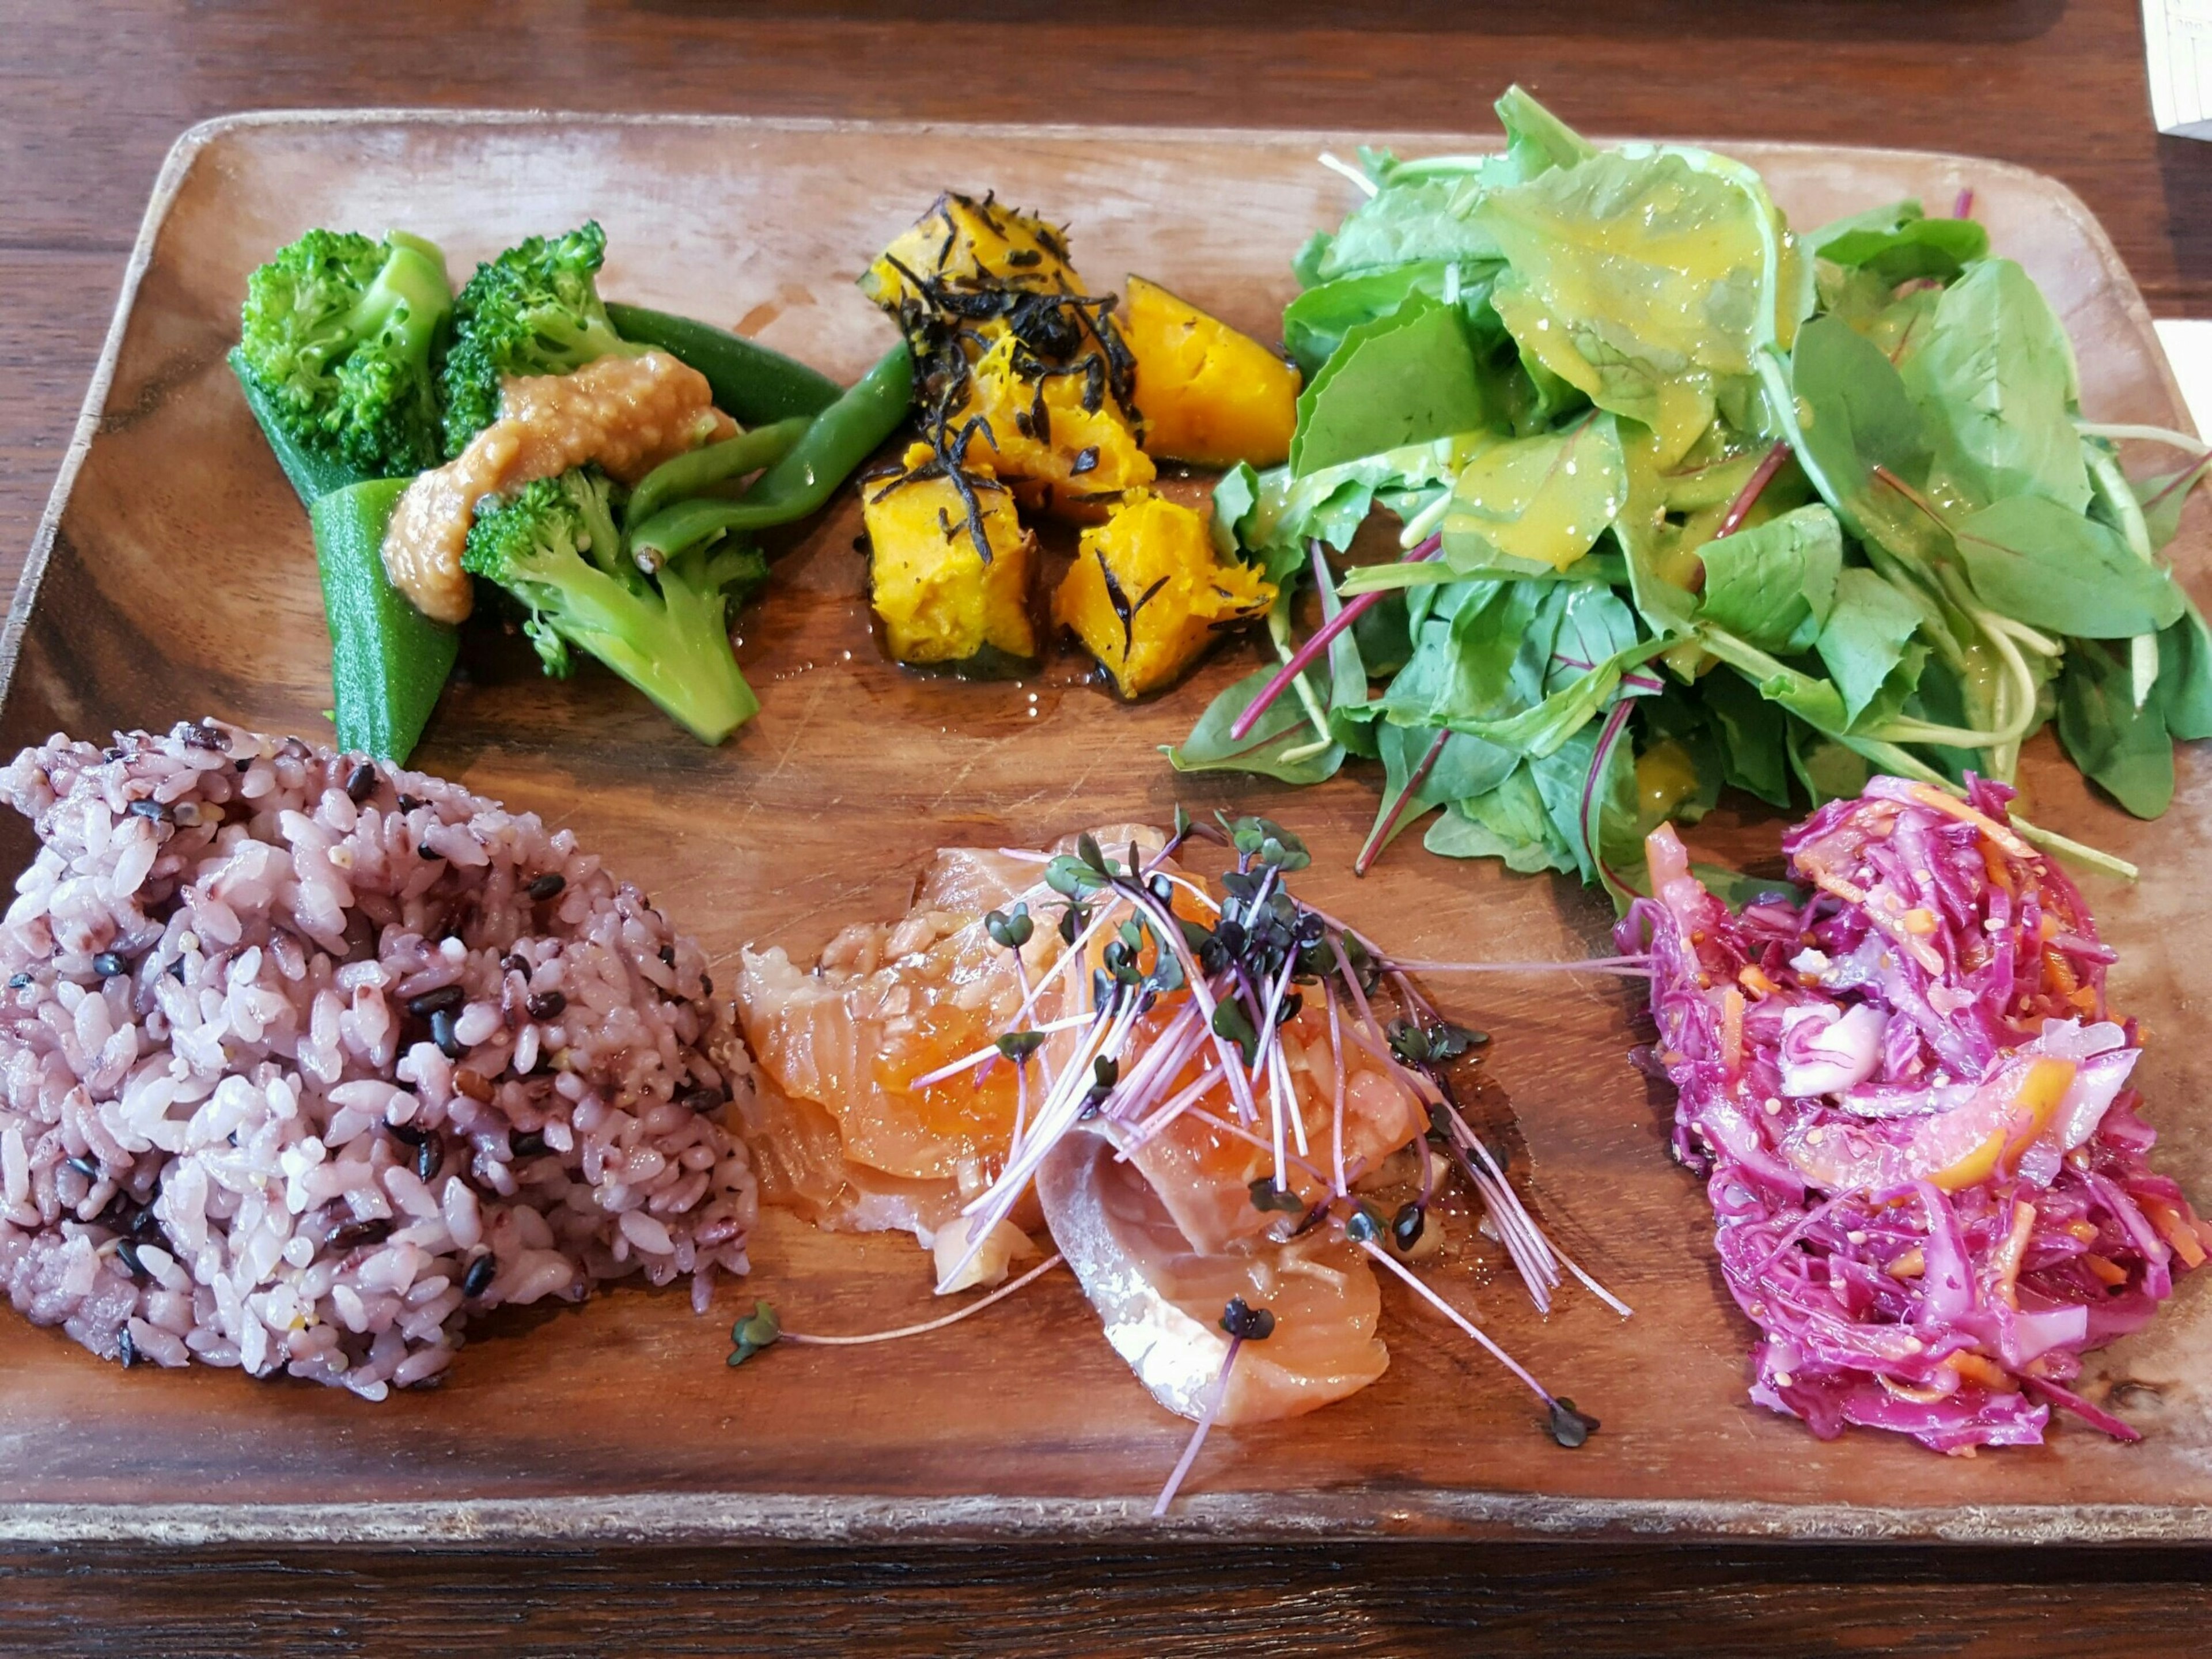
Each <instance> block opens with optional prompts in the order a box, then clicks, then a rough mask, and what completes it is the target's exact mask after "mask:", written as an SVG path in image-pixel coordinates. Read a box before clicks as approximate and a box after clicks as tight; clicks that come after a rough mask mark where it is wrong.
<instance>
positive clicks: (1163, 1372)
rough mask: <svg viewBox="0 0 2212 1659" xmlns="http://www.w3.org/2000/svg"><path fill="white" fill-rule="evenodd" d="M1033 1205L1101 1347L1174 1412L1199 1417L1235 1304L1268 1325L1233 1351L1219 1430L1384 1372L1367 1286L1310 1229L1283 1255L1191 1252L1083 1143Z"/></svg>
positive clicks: (1366, 1276) (1098, 1152) (1160, 1207)
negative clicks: (1098, 1326)
mask: <svg viewBox="0 0 2212 1659" xmlns="http://www.w3.org/2000/svg"><path fill="white" fill-rule="evenodd" d="M1037 1197H1038V1200H1039V1202H1040V1203H1041V1204H1042V1207H1043V1210H1044V1218H1045V1224H1046V1225H1048V1226H1049V1227H1050V1228H1051V1229H1052V1237H1053V1243H1055V1244H1057V1245H1058V1246H1059V1247H1060V1253H1061V1254H1062V1255H1065V1256H1066V1258H1067V1265H1068V1266H1069V1267H1072V1268H1073V1269H1074V1272H1075V1276H1076V1278H1077V1279H1079V1281H1080V1282H1081V1284H1082V1285H1083V1293H1084V1294H1085V1296H1086V1297H1089V1298H1090V1299H1091V1306H1092V1307H1093V1308H1095V1309H1097V1310H1098V1316H1099V1318H1100V1320H1101V1321H1103V1323H1104V1325H1105V1327H1106V1340H1108V1341H1109V1342H1110V1343H1112V1344H1113V1345H1114V1352H1116V1353H1118V1354H1120V1355H1121V1358H1123V1359H1125V1360H1127V1362H1128V1363H1129V1367H1130V1369H1131V1370H1133V1371H1135V1372H1136V1373H1137V1377H1138V1380H1139V1381H1140V1382H1141V1383H1144V1385H1145V1387H1146V1388H1147V1389H1150V1390H1151V1391H1152V1398H1153V1399H1155V1400H1157V1401H1159V1402H1160V1404H1161V1405H1163V1406H1164V1407H1167V1408H1168V1409H1169V1410H1170V1411H1171V1412H1175V1413H1179V1414H1180V1415H1182V1416H1184V1417H1189V1418H1196V1417H1198V1416H1199V1415H1200V1413H1202V1412H1203V1411H1204V1410H1205V1408H1206V1396H1207V1395H1208V1394H1209V1393H1210V1392H1211V1391H1212V1388H1213V1386H1214V1382H1215V1379H1216V1377H1217V1376H1219V1374H1220V1371H1221V1364H1222V1358H1223V1356H1224V1355H1225V1353H1226V1352H1227V1351H1228V1345H1229V1339H1228V1337H1227V1335H1226V1334H1225V1333H1224V1332H1223V1330H1222V1328H1221V1326H1220V1323H1219V1322H1220V1319H1221V1316H1222V1310H1224V1309H1225V1307H1227V1305H1228V1303H1229V1299H1230V1297H1242V1298H1243V1300H1244V1302H1245V1303H1246V1304H1248V1305H1249V1306H1252V1307H1255V1308H1257V1307H1264V1308H1266V1309H1267V1310H1269V1311H1271V1312H1272V1313H1273V1315H1274V1319H1275V1325H1274V1329H1273V1332H1272V1333H1271V1334H1270V1335H1269V1336H1268V1338H1267V1340H1266V1341H1264V1342H1248V1343H1246V1344H1245V1345H1244V1346H1243V1348H1242V1349H1241V1350H1240V1351H1239V1352H1238V1355H1237V1364H1236V1365H1235V1366H1234V1367H1233V1368H1232V1369H1231V1371H1230V1374H1229V1382H1228V1388H1227V1390H1226V1392H1225V1394H1224V1395H1223V1397H1222V1401H1221V1404H1220V1407H1219V1408H1218V1411H1217V1412H1216V1413H1215V1415H1214V1420H1215V1421H1216V1422H1218V1423H1221V1424H1225V1425H1231V1426H1234V1425H1237V1424H1240V1423H1264V1422H1267V1421H1271V1420H1272V1419H1276V1418H1281V1417H1296V1416H1298V1415H1300V1414H1301V1413H1305V1412H1310V1411H1312V1410H1314V1409H1315V1408H1316V1407H1321V1406H1326V1405H1328V1403H1329V1402H1330V1401H1333V1400H1341V1399H1343V1398H1344V1397H1345V1396H1346V1395H1349V1394H1356V1393H1358V1391H1359V1390H1360V1389H1364V1388H1365V1387H1366V1386H1367V1385H1368V1384H1369V1383H1372V1382H1373V1381H1375V1379H1376V1377H1378V1376H1382V1375H1383V1371H1384V1370H1386V1369H1387V1368H1388V1367H1389V1364H1390V1355H1389V1350H1388V1349H1386V1348H1385V1347H1384V1346H1383V1344H1382V1342H1380V1341H1379V1340H1376V1335H1375V1327H1376V1320H1377V1318H1378V1317H1379V1316H1380V1315H1381V1312H1382V1298H1381V1297H1380V1295H1379V1294H1378V1293H1377V1291H1376V1285H1375V1274H1374V1273H1373V1271H1372V1270H1371V1269H1370V1267H1368V1265H1367V1262H1366V1261H1365V1260H1364V1258H1363V1257H1362V1256H1361V1255H1360V1253H1359V1252H1358V1250H1357V1249H1354V1248H1353V1247H1352V1246H1351V1245H1349V1244H1347V1243H1344V1242H1343V1240H1342V1239H1341V1237H1335V1236H1333V1235H1331V1234H1329V1233H1328V1232H1325V1231H1322V1230H1319V1229H1316V1231H1313V1232H1310V1233H1308V1234H1306V1235H1305V1236H1304V1237H1302V1238H1298V1239H1296V1240H1293V1241H1291V1242H1290V1243H1280V1244H1279V1243H1273V1242H1272V1241H1267V1240H1260V1241H1256V1242H1254V1243H1248V1244H1243V1245H1238V1246H1233V1247H1231V1248H1229V1249H1222V1250H1217V1251H1201V1250H1198V1249H1194V1248H1193V1247H1192V1245H1191V1242H1190V1240H1189V1239H1188V1237H1186V1236H1185V1235H1184V1233H1183V1231H1182V1228H1181V1227H1179V1226H1178V1225H1176V1221H1175V1219H1174V1218H1173V1217H1172V1216H1170V1214H1169V1212H1168V1211H1167V1208H1166V1206H1164V1204H1162V1203H1161V1201H1160V1195H1159V1194H1158V1191H1157V1190H1156V1189H1155V1188H1153V1187H1152V1184H1151V1183H1150V1182H1147V1181H1146V1179H1145V1177H1144V1176H1142V1175H1141V1174H1140V1173H1139V1171H1137V1170H1133V1169H1132V1168H1131V1167H1130V1166H1129V1165H1128V1164H1124V1163H1121V1162H1119V1161H1118V1160H1116V1159H1115V1156H1114V1149H1113V1146H1112V1144H1111V1143H1110V1142H1109V1141H1108V1140H1107V1139H1105V1137H1103V1135H1100V1134H1097V1133H1092V1132H1089V1131H1079V1132H1077V1133H1073V1134H1071V1135H1069V1136H1068V1137H1067V1138H1066V1139H1064V1140H1062V1141H1061V1142H1060V1144H1059V1145H1058V1146H1054V1148H1053V1150H1052V1152H1051V1153H1050V1155H1049V1156H1048V1157H1047V1158H1046V1159H1045V1160H1044V1163H1043V1165H1042V1168H1041V1169H1040V1170H1038V1172H1037Z"/></svg>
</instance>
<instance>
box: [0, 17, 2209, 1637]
mask: <svg viewBox="0 0 2212 1659" xmlns="http://www.w3.org/2000/svg"><path fill="white" fill-rule="evenodd" d="M1516 79H1517V80H1520V81H1522V82H1525V83H1527V84H1528V86H1530V87H1531V88H1533V89H1534V90H1535V91H1536V92H1537V93H1538V94H1539V95H1541V96H1542V97H1543V98H1545V99H1546V100H1547V101H1548V102H1550V103H1551V104H1552V105H1553V107H1555V108H1556V109H1558V110H1559V112H1560V113H1561V114H1563V115H1564V116H1565V117H1566V118H1568V119H1569V120H1571V121H1572V122H1574V123H1576V124H1577V125H1580V126H1583V127H1584V128H1586V129H1588V130H1589V131H1595V132H1599V133H1620V134H1626V133H1644V134H1652V135H1669V136H1680V137H1706V138H1712V139H1718V140H1726V139H1729V138H1750V137H1762V138H1790V139H1802V140H1808V141H1815V142H1818V141H1841V142H1849V143H1874V144H1895V145H1900V146H1909V147H1914V148H1925V149H1951V150H1958V151H1962V152H1966V153H1968V154H1976V155H1991V156H1997V157H2002V158H2003V159H2005V160H2008V161H2016V162H2021V163H2023V164H2025V165H2027V166H2029V167H2037V168H2040V169H2042V170H2044V171H2045V172H2048V173H2053V174H2055V175H2057V177H2059V178H2061V179H2064V180H2065V181H2066V182H2067V183H2068V184H2069V185H2072V186H2073V188H2074V189H2075V191H2078V192H2079V193H2080V194H2081V197H2082V198H2083V199H2084V200H2085V201H2086V202H2087V204H2089V206H2090V208H2091V209H2092V210H2093V211H2094V212H2095V213H2096V214H2097V215H2098V216H2099V217H2100V219H2102V221H2103V222H2104V223H2105V226H2106V228H2107V229H2108V230H2109V231H2110V232H2111V234H2112V239H2113V240H2114V241H2115V242H2116V243H2117V244H2118V247H2119V250H2120V252H2121V254H2122V256H2123V257H2124V258H2125V259H2126V260H2127V262H2128V264H2130V267H2131V268H2132V269H2133V270H2134V271H2135V273H2136V280H2137V281H2138V283H2140V284H2141V285H2142V289H2143V291H2144V293H2145V295H2146V296H2147V297H2148V300H2149V302H2150V306H2151V309H2152V310H2153V312H2154V313H2157V314H2159V315H2161V316H2186V315H2200V316H2203V315H2212V145H2206V144H2191V143H2183V142H2180V141H2176V140H2170V139H2160V138H2159V137H2156V136H2155V135H2154V132H2153V131H2152V128H2151V124H2150V117H2149V111H2148V103H2147V99H2146V94H2145V91H2144V85H2143V70H2142V37H2141V32H2140V26H2139V23H2138V21H2137V13H2136V0H2077V3H2067V0H1905V3H1894V0H1797V3H1786V0H1703V3H1680V4H1670V3H1662V0H1511V3H1506V4H1498V3H1494V0H1402V3H1398V4H1386V3H1370V4H1366V5H1344V4H1336V5H1332V4H1324V3H1319V0H1179V3H1175V4H1172V5H1162V6H1158V7H1149V6H1138V5H1126V4H1115V3H1113V0H1088V3H1085V0H1062V3H1051V4H1027V5H1024V4H1018V3H1013V0H935V3H931V4H927V5H916V6H902V5H895V4H877V3H869V0H787V3H768V4H754V5H747V4H707V3H684V0H634V3H629V4H617V3H589V0H562V3H557V4H529V3H525V0H509V3H507V4H503V5H500V6H495V7H494V6H484V7H470V6H466V5H465V4H462V3H456V0H440V3H433V0H380V3H376V4H374V5H356V6H341V5H336V4H316V3H307V0H290V3H254V4H216V3H186V0H136V3H111V4H93V3H85V0H77V3H60V4H58V3H54V0H0V590H5V589H10V588H12V586H13V584H14V581H15V574H16V572H17V571H18V570H19V569H20V568H21V561H22V557H23V554H24V551H25V550H26V549H27V546H28V544H29V543H30V540H31V537H32V534H33V529H34V528H35V526H36V524H37V520H38V515H39V513H40V508H41V507H42V506H43V505H44V502H45V501H46V493H47V490H48V489H49V487H50V485H51V483H52V476H53V472H54V470H55V468H56V466H57V465H58V462H59V460H60V457H61V454H62V451H63V449H64V446H65V444H66V443H67V441H68V438H69V435H70V429H71V428H72V425H73V423H74V422H75V420H76V414H77V410H78V405H79V403H80V401H81V399H82V396H83V390H84V386H85V382H86V380H87V378H88V375H89V374H90V371H91V368H92V365H93V362H94V359H95V357H96V356H98V353H99V349H100V341H101V338H102V337H103V334H104V332H105V331H106V326H107V320H108V312H109V307H111V305H112V303H113V300H114V296H115V293H116V289H117V285H118V280H119V278H120V276H121V273H122V269H123V264H124V260H125V255H126V253H127V252H128V250H129V247H130V245H131V238H132V236H133V234H134V233H135V232H136V230H137V223H138V216H139V213H140V211H141V209H142V207H143V203H144V199H145V196H146V193H147V191H148V189H149V186H150V185H151V184H152V182H153V179H154V174H155V169H156V168H157V167H158V166H159V165H160V162H161V156H162V155H163V153H164V151H165V150H166V149H167V147H168V145H169V143H170V142H171V141H172V140H173V138H174V137H176V135H177V134H178V133H179V131H182V130H183V129H184V128H185V126H187V125H190V124H191V123H192V122H194V121H197V120H199V119H201V118H204V117H206V116H210V115H214V114H218V113H221V112H226V111H231V110H238V109H248V108H256V107H266V106H339V105H347V106H358V105H382V106H392V105H421V104H441V105H456V106H459V105H477V106H504V107H537V108H555V109H578V110H670V111H709V112H759V113H777V114H795V115H824V116H846V117H903V118H942V119H963V118H968V119H987V120H1013V121H1054V122H1126V123H1139V124H1142V123H1171V124H1175V125H1206V124H1216V125H1279V126H1334V127H1352V128H1357V127H1360V126H1363V125H1372V126H1376V127H1385V126H1387V127H1390V128H1395V129H1405V128H1408V127H1433V128H1436V129H1437V130H1440V131H1469V130H1475V131H1480V130H1482V129H1483V128H1485V127H1486V126H1487V125H1489V123H1490V116H1489V112H1488V104H1489V100H1491V99H1492V97H1494V96H1495V95H1496V93H1497V92H1498V89H1499V88H1502V87H1503V86H1504V84H1505V82H1508V81H1510V80H1516ZM0 1340H6V1331H5V1328H4V1327H0ZM0 1455H6V1452H5V1449H4V1448H0ZM1911 1496H1912V1495H1911V1493H1909V1492H1900V1493H1899V1494H1898V1497H1899V1501H1902V1502H1910V1501H1911ZM1201 1548H1203V1553H1202V1554H1201V1553H1199V1551H1200V1549H1201ZM2208 1578H2212V1552H2206V1551H2203V1550H2179V1549H2176V1550H2138V1551H2131V1552H2128V1553H2124V1554H2118V1553H2096V1552H2088V1551H2069V1552H2056V1553H2054V1552H2033V1551H2006V1552H1978V1551H1971V1550H1962V1549H1951V1548H1924V1549H1900V1548H1896V1547H1883V1548H1879V1549H1868V1550H1855V1549H1852V1548H1850V1547H1844V1546H1836V1545H1828V1546H1820V1547H1796V1548H1784V1547H1774V1548H1760V1547H1755V1546H1731V1547H1726V1548H1715V1549H1691V1548H1680V1547H1672V1548H1662V1547H1656V1546H1638V1545H1637V1544H1635V1543H1634V1542H1632V1541H1622V1542H1609V1543H1603V1544H1596V1543H1588V1542H1584V1543H1576V1544H1563V1545H1547V1544H1526V1545H1513V1546H1506V1547H1499V1546H1495V1545H1492V1546H1469V1547H1440V1546H1431V1545H1421V1544H1410V1543H1397V1544H1388V1545H1385V1544H1369V1545H1350V1546H1346V1547H1338V1548H1333V1549H1328V1548H1314V1549H1299V1550H1290V1549H1285V1548H1252V1549H1239V1550H1222V1549H1219V1548H1215V1547H1200V1546H1195V1545H1188V1544H1186V1545H1182V1546H1176V1547H1169V1548H1163V1549H1161V1550H1158V1551H1147V1550H1144V1549H1139V1548H1128V1547H1116V1548H1115V1549H1112V1550H1110V1551H1106V1552H1088V1551H1086V1552H1082V1553H1072V1552H1067V1551H1054V1550H1045V1549H1036V1550H1013V1549H1006V1548H991V1549H987V1550H979V1549H963V1548H958V1547H945V1548H941V1549H931V1550H922V1551H916V1550H913V1549H907V1550H902V1551H900V1552H898V1553H896V1554H891V1553H867V1552H858V1553H855V1552H842V1551H831V1550H823V1549H811V1548H810V1549H783V1550H762V1551H757V1552H744V1551H735V1552H700V1551H683V1550H654V1551H643V1550H635V1551H633V1550H607V1551H599V1552H594V1553H577V1552H574V1551H556V1552H538V1553H528V1554H520V1555H518V1554H507V1553H494V1552H471V1551H461V1550H447V1551H440V1552H422V1553H373V1552H360V1551H356V1552H347V1553H335V1554H331V1553H325V1554H312V1553H286V1552H280V1551H273V1550H270V1551H260V1550H240V1549H225V1550H221V1551H207V1552H193V1551H165V1550H161V1549H159V1548H156V1547H151V1546H134V1547H128V1548H122V1547H117V1548H88V1547H70V1548H67V1549H57V1550H52V1551H44V1552H40V1551H28V1550H20V1551H16V1552H15V1553H12V1554H0V1653H5V1654H8V1655H45V1654H64V1653H88V1654H117V1655H125V1654H127V1655H131V1656H146V1655H164V1656H170V1655H173V1656H178V1659H184V1656H197V1655H203V1654H205V1655H234V1654H246V1653H262V1652H270V1653H275V1652H283V1653H286V1654H289V1655H319V1654H325V1653H343V1652H373V1653H377V1654H396V1653H400V1652H403V1651H412V1652H420V1653H422V1654H424V1655H428V1654H433V1653H447V1652H460V1651H464V1650H467V1651H474V1652H478V1653H481V1652H485V1651H498V1652H534V1653H547V1654H562V1655H568V1654H584V1653H599V1652H610V1653H616V1652H619V1653H632V1652H638V1653H642V1652H653V1653H656V1654H662V1655H679V1654H703V1653H724V1652H773V1653H779V1654H802V1653H804V1654H812V1653H822V1654H828V1653H844V1652H853V1651H860V1650H866V1651H868V1652H871V1653H878V1652H880V1653H884V1654H894V1653H896V1654H904V1653H916V1654H920V1653H942V1652H948V1651H958V1652H975V1653H993V1654H999V1653H1005V1654H1031V1653H1039V1652H1043V1651H1057V1650H1068V1651H1085V1652H1113V1653H1127V1654H1145V1655H1170V1654H1183V1653H1191V1654H1198V1653H1207V1654H1211V1653H1213V1652H1216V1651H1218V1650H1222V1649H1224V1648H1234V1649H1241V1650H1243V1651H1246V1652H1250V1653H1255V1654H1261V1653H1275V1652H1291V1651H1300V1652H1311V1651H1316V1650H1319V1651H1334V1652H1340V1653H1352V1654H1397V1653H1406V1652H1413V1651H1419V1650H1438V1651H1461V1652H1464V1651H1474V1650H1480V1651H1484V1652H1500V1653H1504V1652H1512V1653H1519V1652H1524V1651H1527V1652H1534V1651H1538V1650H1542V1651H1545V1652H1547V1653H1551V1654H1562V1653H1601V1654H1640V1653H1648V1652H1652V1651H1655V1650H1666V1649H1671V1648H1675V1647H1681V1648H1695V1649H1698V1650H1702V1651H1704V1652H1706V1653H1710V1654H1714V1655H1722V1654H1736V1653H1745V1654H1752V1653H1757V1654H1759V1655H1762V1656H1764V1655H1771V1654H1797V1653H1808V1654H1811V1653H1819V1654H1826V1653H1838V1654H1842V1653H1854V1654H1856V1653H1873V1652H1881V1651H1887V1650H1891V1649H1892V1648H1893V1647H1894V1646H1897V1645H1899V1644H1904V1643H1905V1642H1907V1641H1910V1642H1911V1645H1912V1646H1913V1647H1914V1648H1915V1649H1916V1650H1920V1651H1925V1652H1930V1653H1967V1654H1981V1653H2004V1654H2007V1655H2011V1654H2015V1653H2017V1652H2019V1651H2020V1650H2021V1649H2022V1648H2023V1647H2025V1646H2027V1645H2029V1644H2033V1648H2034V1649H2035V1650H2036V1651H2037V1652H2038V1653H2039V1654H2042V1655H2057V1654H2072V1653H2082V1654H2087V1653H2097V1654H2119V1653H2130V1652H2138V1651H2140V1652H2159V1653H2163V1654H2181V1653H2186V1652H2190V1651H2193V1650H2197V1644H2198V1643H2199V1642H2200V1641H2202V1640H2203V1634H2202V1632H2203V1627H2204V1624H2205V1620H2206V1618H2207V1615H2208V1613H2212V1591H2208V1589H2207V1580H2208Z"/></svg>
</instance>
